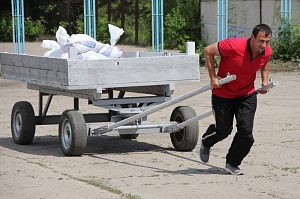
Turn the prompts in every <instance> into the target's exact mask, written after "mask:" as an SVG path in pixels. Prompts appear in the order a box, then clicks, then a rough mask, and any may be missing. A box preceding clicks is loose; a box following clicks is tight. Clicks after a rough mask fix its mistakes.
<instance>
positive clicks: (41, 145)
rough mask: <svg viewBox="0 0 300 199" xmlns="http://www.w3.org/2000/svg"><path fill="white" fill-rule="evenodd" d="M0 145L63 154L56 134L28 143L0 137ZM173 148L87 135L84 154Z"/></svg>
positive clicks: (31, 151) (31, 152) (113, 137)
mask: <svg viewBox="0 0 300 199" xmlns="http://www.w3.org/2000/svg"><path fill="white" fill-rule="evenodd" d="M0 146H1V147H3V148H7V149H10V150H13V151H17V152H21V153H27V154H33V155H42V156H58V157H61V156H64V154H63V152H62V150H61V148H60V144H59V139H58V136H50V135H48V136H35V138H34V140H33V142H32V143H31V144H30V145H18V144H15V143H14V141H13V139H12V138H11V137H6V138H0ZM157 150H174V149H173V148H164V147H161V146H158V145H155V144H150V143H145V142H141V141H139V140H138V139H133V140H130V139H123V138H120V137H119V136H105V135H104V136H99V137H88V140H87V146H86V148H85V152H84V154H83V155H86V154H120V153H131V152H139V151H157Z"/></svg>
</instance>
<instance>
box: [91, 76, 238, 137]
mask: <svg viewBox="0 0 300 199" xmlns="http://www.w3.org/2000/svg"><path fill="white" fill-rule="evenodd" d="M235 79H236V76H235V75H229V76H227V77H225V78H223V79H220V80H219V84H221V85H222V84H226V83H228V82H231V81H233V80H235ZM210 89H211V85H210V84H209V85H206V86H204V87H202V88H198V89H196V90H194V91H191V92H189V93H187V94H184V95H181V96H179V97H177V98H174V99H172V100H170V101H167V102H164V103H162V104H160V105H157V106H155V107H153V108H151V109H148V110H146V111H144V112H142V113H139V114H136V115H134V116H131V117H129V118H126V119H124V120H121V121H119V122H117V123H114V124H112V125H107V126H103V127H100V128H98V129H94V131H101V132H108V131H111V130H113V129H115V128H117V127H119V126H123V125H125V124H128V123H130V122H133V121H136V120H138V119H140V118H142V117H144V116H147V115H149V114H151V113H154V112H156V111H158V110H161V109H164V108H166V107H168V106H171V105H173V104H176V103H178V102H180V101H183V100H185V99H188V98H190V97H193V96H195V95H198V94H200V93H202V92H204V91H207V90H210Z"/></svg>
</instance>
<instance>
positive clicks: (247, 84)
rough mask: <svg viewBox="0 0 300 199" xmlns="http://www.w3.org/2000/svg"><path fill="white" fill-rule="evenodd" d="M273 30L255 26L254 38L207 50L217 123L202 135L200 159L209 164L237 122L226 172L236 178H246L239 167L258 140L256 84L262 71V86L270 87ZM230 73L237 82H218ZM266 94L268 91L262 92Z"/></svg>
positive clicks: (224, 41) (263, 25) (234, 40)
mask: <svg viewBox="0 0 300 199" xmlns="http://www.w3.org/2000/svg"><path fill="white" fill-rule="evenodd" d="M271 36H272V31H271V28H270V27H269V26H268V25H266V24H259V25H257V26H255V27H254V29H253V31H252V34H251V37H250V38H228V39H225V40H222V41H219V42H217V43H214V44H211V45H209V46H207V47H206V48H205V49H204V56H205V62H206V65H207V69H208V73H209V77H210V83H211V86H212V88H213V89H212V109H213V112H214V116H215V124H211V125H210V126H209V127H208V128H207V130H206V132H205V133H204V134H203V135H202V144H201V147H200V158H201V160H202V161H203V162H208V160H209V154H210V151H211V147H212V146H214V145H215V144H216V143H217V142H219V141H221V140H223V139H225V138H227V137H228V136H229V135H230V134H231V131H232V129H233V118H234V117H235V119H236V127H237V132H236V134H235V136H234V138H233V141H232V144H231V146H230V148H229V150H228V153H227V155H226V164H225V170H226V171H228V172H230V173H231V174H233V175H242V174H243V173H242V171H241V170H240V168H239V165H240V164H241V162H242V160H243V159H244V158H245V157H246V156H247V154H248V153H249V151H250V149H251V147H252V145H253V143H254V138H253V135H252V131H253V123H254V115H255V111H256V107H257V93H256V92H255V87H254V81H255V79H256V72H257V71H258V70H260V71H261V80H262V84H261V85H262V86H264V85H267V84H268V69H269V59H270V57H271V55H272V49H271V47H270V45H269V44H270V40H271ZM214 56H221V60H220V65H219V68H218V73H217V74H216V72H215V68H214ZM227 74H233V75H236V77H237V78H236V80H234V81H232V82H229V83H227V84H224V85H219V83H218V80H219V79H220V78H224V77H226V76H227ZM259 92H260V93H262V94H265V93H267V92H268V91H263V90H260V91H259Z"/></svg>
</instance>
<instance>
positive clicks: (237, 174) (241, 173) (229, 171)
mask: <svg viewBox="0 0 300 199" xmlns="http://www.w3.org/2000/svg"><path fill="white" fill-rule="evenodd" d="M225 171H227V172H228V173H230V174H232V175H235V176H239V175H244V173H243V172H242V171H240V173H233V172H232V171H231V170H230V169H228V168H225Z"/></svg>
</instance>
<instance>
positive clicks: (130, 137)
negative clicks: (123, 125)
mask: <svg viewBox="0 0 300 199" xmlns="http://www.w3.org/2000/svg"><path fill="white" fill-rule="evenodd" d="M119 135H120V137H121V138H123V139H128V140H131V139H136V138H137V137H138V136H139V134H119Z"/></svg>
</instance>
